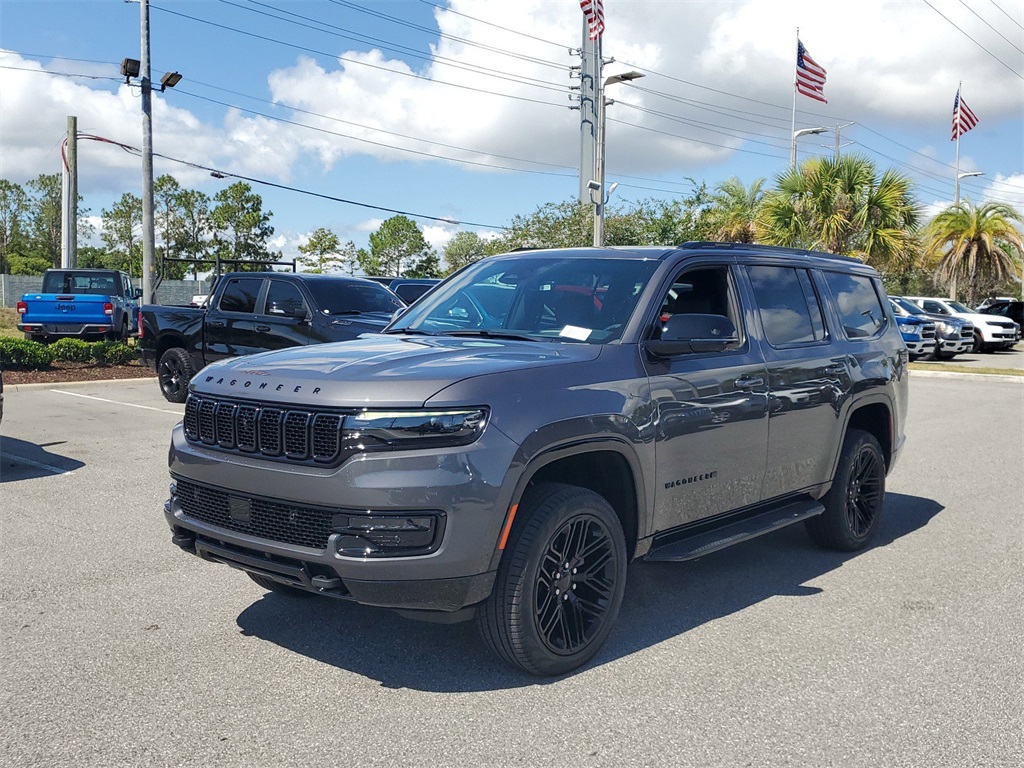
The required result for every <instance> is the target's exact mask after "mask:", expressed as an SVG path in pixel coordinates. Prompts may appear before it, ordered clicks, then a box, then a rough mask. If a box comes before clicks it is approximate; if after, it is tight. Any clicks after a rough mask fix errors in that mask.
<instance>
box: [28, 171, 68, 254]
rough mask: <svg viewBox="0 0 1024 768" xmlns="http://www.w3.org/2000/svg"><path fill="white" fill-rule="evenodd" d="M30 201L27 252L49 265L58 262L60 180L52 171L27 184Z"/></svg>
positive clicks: (61, 216)
mask: <svg viewBox="0 0 1024 768" xmlns="http://www.w3.org/2000/svg"><path fill="white" fill-rule="evenodd" d="M26 186H27V187H28V195H29V202H30V206H31V208H30V213H29V222H30V225H29V226H30V230H29V231H30V236H31V244H30V251H31V254H30V255H31V256H33V257H35V259H37V260H38V259H46V260H47V261H48V262H49V266H50V267H59V266H60V238H61V223H62V221H63V212H62V210H61V181H60V176H58V175H57V174H56V173H43V174H40V175H39V176H37V177H36V178H34V179H32V180H31V181H30V182H28V184H26Z"/></svg>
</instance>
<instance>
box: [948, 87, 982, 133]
mask: <svg viewBox="0 0 1024 768" xmlns="http://www.w3.org/2000/svg"><path fill="white" fill-rule="evenodd" d="M977 124H978V118H977V117H976V116H975V114H974V113H973V112H971V108H970V107H968V106H967V102H966V101H964V100H963V99H961V98H960V89H959V88H957V89H956V98H955V99H953V138H951V139H950V141H956V140H957V139H959V138H960V137H961V136H963V135H964V134H965V133H967V132H968V131H969V130H971V128H973V127H974V126H976V125H977Z"/></svg>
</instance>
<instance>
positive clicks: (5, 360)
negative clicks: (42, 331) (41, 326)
mask: <svg viewBox="0 0 1024 768" xmlns="http://www.w3.org/2000/svg"><path fill="white" fill-rule="evenodd" d="M52 362H53V352H51V351H50V348H49V347H47V346H46V345H45V344H40V343H39V342H38V341H28V340H26V339H7V338H0V366H3V367H4V368H28V369H29V370H37V369H40V368H49V367H50V363H52Z"/></svg>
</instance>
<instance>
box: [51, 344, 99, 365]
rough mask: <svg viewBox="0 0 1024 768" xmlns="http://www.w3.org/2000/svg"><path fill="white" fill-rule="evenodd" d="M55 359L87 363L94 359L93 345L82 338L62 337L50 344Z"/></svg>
mask: <svg viewBox="0 0 1024 768" xmlns="http://www.w3.org/2000/svg"><path fill="white" fill-rule="evenodd" d="M50 352H52V353H53V359H54V360H66V361H67V362H69V363H87V362H89V361H90V360H92V345H91V344H89V343H88V342H85V341H82V340H81V339H61V340H59V341H56V342H54V343H53V344H51V345H50Z"/></svg>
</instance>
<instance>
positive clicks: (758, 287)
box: [747, 267, 825, 347]
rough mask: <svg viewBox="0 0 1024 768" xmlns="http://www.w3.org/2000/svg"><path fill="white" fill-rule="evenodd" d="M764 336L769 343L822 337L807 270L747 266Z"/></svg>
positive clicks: (806, 341) (775, 344)
mask: <svg viewBox="0 0 1024 768" xmlns="http://www.w3.org/2000/svg"><path fill="white" fill-rule="evenodd" d="M747 274H748V275H749V276H750V284H751V287H752V288H753V289H754V298H755V299H756V300H757V311H758V314H759V315H760V316H761V325H762V326H763V328H764V335H765V338H766V339H767V340H768V343H769V344H771V345H772V346H773V347H784V346H787V345H790V344H813V343H816V342H820V341H823V340H824V339H825V321H824V320H823V319H822V316H821V305H820V304H819V303H818V297H817V295H816V294H815V293H814V288H813V286H812V285H811V281H810V278H809V276H808V275H807V270H805V269H795V268H793V267H747Z"/></svg>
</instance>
